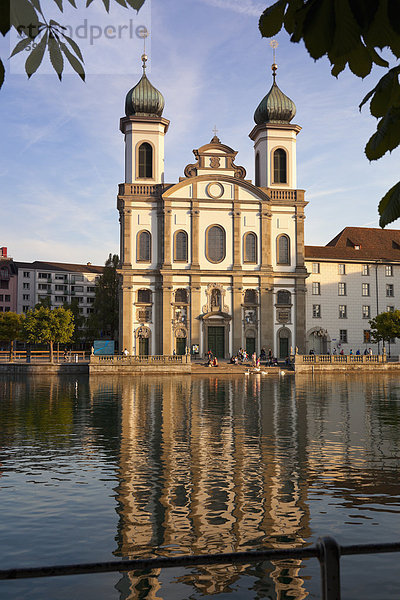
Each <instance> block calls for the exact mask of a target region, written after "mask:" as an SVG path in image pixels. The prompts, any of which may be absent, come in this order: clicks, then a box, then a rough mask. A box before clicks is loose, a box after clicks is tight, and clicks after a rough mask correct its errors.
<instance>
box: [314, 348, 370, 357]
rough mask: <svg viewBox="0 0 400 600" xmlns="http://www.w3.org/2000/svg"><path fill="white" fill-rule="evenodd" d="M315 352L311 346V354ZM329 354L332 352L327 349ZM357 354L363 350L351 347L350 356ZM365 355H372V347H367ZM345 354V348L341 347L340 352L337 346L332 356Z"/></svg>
mask: <svg viewBox="0 0 400 600" xmlns="http://www.w3.org/2000/svg"><path fill="white" fill-rule="evenodd" d="M314 354H315V352H314V350H313V349H312V348H311V350H310V355H311V356H313V355H314ZM327 354H330V352H329V350H328V351H327ZM354 354H355V356H360V355H361V352H360V350H357V351H356V352H355V353H354V352H353V349H352V348H350V350H349V356H353V355H354ZM363 354H364V356H368V355H369V356H372V348H365V350H364V352H363ZM337 355H339V356H344V355H345V351H344V350H343V348H341V349H340V351H339V352H338V351H337V350H336V348H334V349H333V350H332V356H337Z"/></svg>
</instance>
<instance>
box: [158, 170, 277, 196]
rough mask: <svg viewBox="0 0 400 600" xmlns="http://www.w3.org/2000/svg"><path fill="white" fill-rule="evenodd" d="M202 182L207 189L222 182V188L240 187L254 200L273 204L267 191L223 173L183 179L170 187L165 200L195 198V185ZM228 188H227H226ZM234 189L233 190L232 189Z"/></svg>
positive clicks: (165, 194) (165, 193) (164, 194)
mask: <svg viewBox="0 0 400 600" xmlns="http://www.w3.org/2000/svg"><path fill="white" fill-rule="evenodd" d="M196 182H197V183H199V182H202V183H203V184H205V186H206V187H207V186H208V185H210V184H213V183H218V182H220V183H221V184H222V186H224V183H225V184H230V187H232V186H235V185H236V186H238V187H240V188H243V190H245V191H246V192H247V193H248V194H249V195H250V196H251V197H252V198H255V199H257V200H261V201H263V202H268V203H269V202H271V198H270V197H269V196H268V195H267V194H266V193H265V191H264V190H263V189H261V188H259V187H256V186H255V185H253V184H252V183H251V182H250V181H246V180H243V179H238V178H236V177H234V176H232V175H229V174H227V173H221V172H214V173H207V174H203V175H195V176H193V177H186V178H184V179H183V178H182V180H181V181H180V182H179V183H176V184H175V185H172V186H171V187H169V188H168V189H167V190H166V191H165V192H164V193H163V195H162V196H163V198H185V199H192V198H193V184H195V183H196ZM225 187H226V186H225ZM232 189H233V188H232ZM212 199H215V200H218V198H215V196H213V195H211V196H210V200H212Z"/></svg>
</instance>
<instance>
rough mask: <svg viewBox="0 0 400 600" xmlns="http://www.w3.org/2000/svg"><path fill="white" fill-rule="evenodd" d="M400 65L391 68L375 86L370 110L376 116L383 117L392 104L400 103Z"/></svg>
mask: <svg viewBox="0 0 400 600" xmlns="http://www.w3.org/2000/svg"><path fill="white" fill-rule="evenodd" d="M399 73H400V67H397V68H394V69H390V71H388V72H387V73H386V75H384V76H383V77H382V79H380V81H379V82H378V84H377V85H376V87H375V94H374V97H373V98H372V100H371V104H370V110H371V114H372V115H373V116H374V117H377V118H378V117H383V116H384V115H385V114H386V113H387V112H388V110H389V109H390V108H391V106H393V105H396V104H399V103H400V85H399Z"/></svg>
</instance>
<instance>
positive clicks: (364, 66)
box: [349, 43, 372, 79]
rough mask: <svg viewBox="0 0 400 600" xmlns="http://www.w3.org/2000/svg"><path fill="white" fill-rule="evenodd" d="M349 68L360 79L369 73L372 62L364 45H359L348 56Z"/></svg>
mask: <svg viewBox="0 0 400 600" xmlns="http://www.w3.org/2000/svg"><path fill="white" fill-rule="evenodd" d="M349 68H350V70H351V72H352V73H354V75H357V77H361V78H362V79H364V77H366V76H367V75H368V74H369V73H370V72H371V69H372V60H371V56H370V54H369V52H368V50H367V48H366V47H365V46H364V44H362V43H360V44H359V46H358V47H357V48H355V49H354V50H353V51H352V52H351V54H350V55H349Z"/></svg>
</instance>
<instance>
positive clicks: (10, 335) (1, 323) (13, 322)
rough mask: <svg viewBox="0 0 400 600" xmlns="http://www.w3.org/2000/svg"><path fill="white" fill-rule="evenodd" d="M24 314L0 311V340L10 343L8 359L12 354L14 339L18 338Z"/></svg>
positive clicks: (11, 357) (19, 337) (20, 333)
mask: <svg viewBox="0 0 400 600" xmlns="http://www.w3.org/2000/svg"><path fill="white" fill-rule="evenodd" d="M23 321H24V315H18V314H17V313H14V312H6V313H0V340H2V341H4V342H8V343H9V344H10V360H12V359H13V356H14V340H20V339H21V335H22V325H23Z"/></svg>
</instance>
